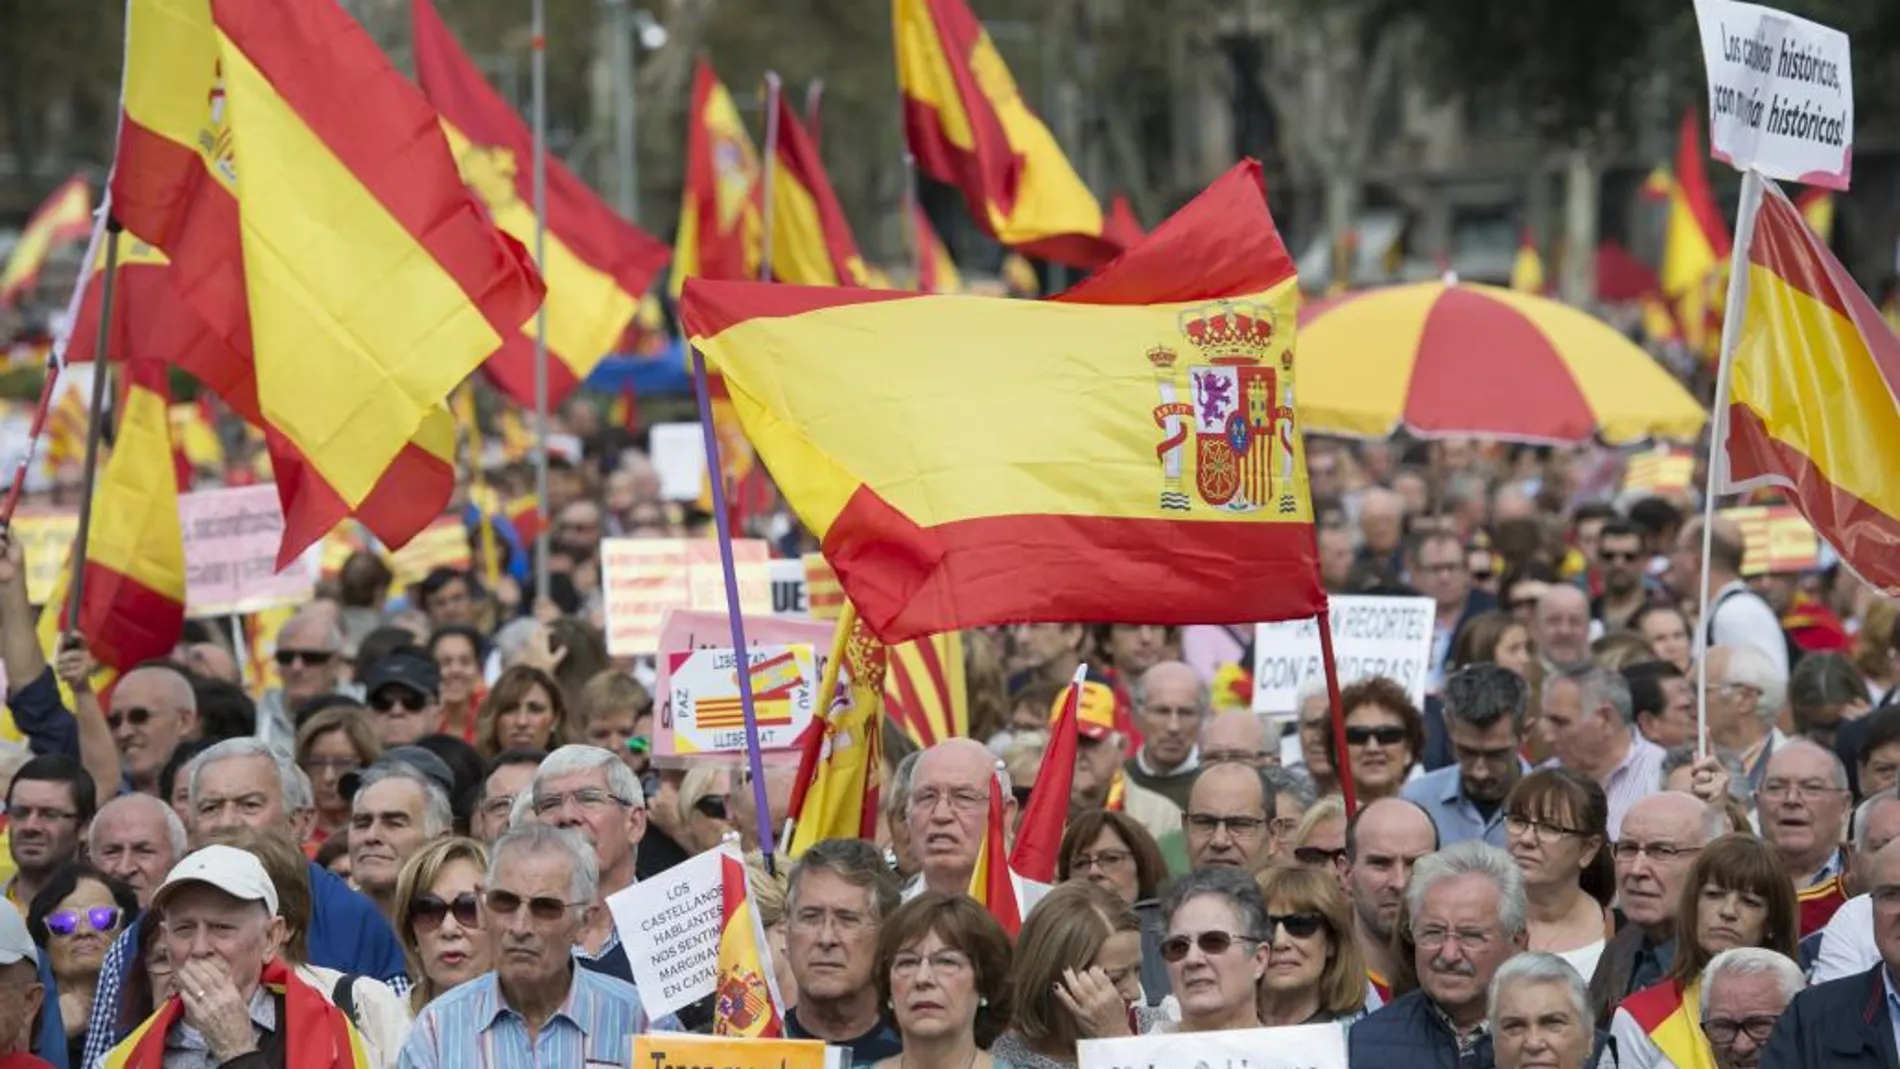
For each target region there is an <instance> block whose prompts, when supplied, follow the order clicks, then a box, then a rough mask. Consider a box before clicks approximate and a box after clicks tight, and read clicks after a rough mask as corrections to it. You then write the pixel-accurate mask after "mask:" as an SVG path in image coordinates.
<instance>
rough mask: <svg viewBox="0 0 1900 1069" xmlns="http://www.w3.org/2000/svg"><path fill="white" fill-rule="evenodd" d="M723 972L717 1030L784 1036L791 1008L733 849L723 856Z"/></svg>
mask: <svg viewBox="0 0 1900 1069" xmlns="http://www.w3.org/2000/svg"><path fill="white" fill-rule="evenodd" d="M719 865H720V870H721V874H722V876H723V880H722V884H723V886H722V889H721V891H720V914H719V915H720V926H719V977H718V987H717V988H716V989H715V991H714V995H713V1035H716V1036H743V1037H745V1038H747V1039H779V1038H781V1037H783V1036H784V1035H785V1014H784V1011H783V1010H781V1009H780V1008H779V1006H780V1000H779V993H778V984H777V982H776V981H775V980H773V978H772V952H771V950H770V949H769V948H768V947H767V945H766V942H765V929H764V927H763V926H762V925H760V923H759V914H758V911H757V910H755V909H754V908H753V907H752V892H751V888H750V887H749V886H748V885H747V883H746V866H745V862H743V861H741V860H739V858H738V856H737V855H736V854H734V853H733V852H732V851H731V850H725V851H723V852H722V853H721V855H720V858H719Z"/></svg>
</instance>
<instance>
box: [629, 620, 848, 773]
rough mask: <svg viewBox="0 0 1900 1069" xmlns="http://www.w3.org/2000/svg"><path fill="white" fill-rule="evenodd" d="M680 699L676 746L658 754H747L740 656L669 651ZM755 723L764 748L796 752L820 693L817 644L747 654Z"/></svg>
mask: <svg viewBox="0 0 1900 1069" xmlns="http://www.w3.org/2000/svg"><path fill="white" fill-rule="evenodd" d="M661 657H662V658H663V659H664V660H665V661H666V665H667V679H668V683H667V686H668V691H669V693H670V694H671V696H672V700H671V701H670V702H669V704H668V708H669V710H670V712H671V714H672V715H671V716H670V717H669V719H670V720H671V730H670V731H667V732H665V738H666V741H667V743H668V744H670V746H668V745H662V746H659V747H658V749H657V751H656V752H658V753H660V754H662V755H665V754H668V753H672V754H675V755H678V756H681V757H688V756H694V755H703V754H712V753H745V752H746V732H745V712H744V708H743V706H742V703H741V695H740V692H739V667H738V666H739V658H738V651H736V650H732V649H710V650H689V651H686V652H683V653H665V654H661ZM746 660H747V664H748V665H750V673H751V678H752V718H753V726H754V727H756V728H757V729H758V733H759V748H760V749H764V750H785V749H790V748H791V747H792V746H793V744H795V743H796V742H797V741H798V736H799V734H800V733H802V732H803V731H804V730H805V728H806V727H807V726H808V725H809V724H810V723H811V717H812V709H813V706H814V704H815V696H816V694H817V691H818V672H817V661H818V658H817V655H816V654H815V653H814V652H813V650H812V648H811V647H810V646H806V645H799V646H754V647H753V648H751V649H750V650H748V651H747V657H746Z"/></svg>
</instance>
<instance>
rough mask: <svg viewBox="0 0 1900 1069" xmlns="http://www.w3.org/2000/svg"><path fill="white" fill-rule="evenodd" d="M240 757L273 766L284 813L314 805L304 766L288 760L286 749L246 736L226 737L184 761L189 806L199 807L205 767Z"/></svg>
mask: <svg viewBox="0 0 1900 1069" xmlns="http://www.w3.org/2000/svg"><path fill="white" fill-rule="evenodd" d="M239 757H262V758H264V759H265V760H267V761H269V762H270V763H271V764H272V765H275V766H276V768H277V790H278V794H279V797H280V798H281V799H282V804H283V807H284V811H285V812H286V813H294V812H296V811H298V810H300V809H309V808H310V807H311V806H313V805H315V804H316V799H315V797H314V796H313V794H312V792H311V789H310V777H309V776H307V775H305V774H304V772H303V769H300V768H298V767H297V762H296V761H294V760H292V759H291V756H290V754H289V752H288V751H286V750H285V749H284V748H283V747H281V746H278V745H276V744H275V743H269V742H265V741H264V740H263V739H258V738H248V739H225V740H224V741H223V742H219V743H215V744H213V745H212V746H210V747H208V748H206V749H205V750H204V751H203V752H201V753H199V754H198V755H197V756H196V757H193V758H192V759H191V760H190V761H187V762H185V771H184V776H185V782H186V783H187V784H189V786H188V787H187V795H186V796H187V797H188V798H189V799H190V800H191V808H192V809H194V810H196V809H197V808H198V795H199V789H200V784H201V781H202V780H203V779H204V770H205V769H207V768H209V767H211V766H212V765H215V764H217V763H218V762H219V761H229V760H233V759H235V758H239Z"/></svg>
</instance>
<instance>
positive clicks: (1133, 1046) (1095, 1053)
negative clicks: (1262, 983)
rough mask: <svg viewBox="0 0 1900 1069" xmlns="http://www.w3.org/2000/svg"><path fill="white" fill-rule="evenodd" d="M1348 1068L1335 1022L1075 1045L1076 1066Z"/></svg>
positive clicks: (1104, 1068) (1340, 1030)
mask: <svg viewBox="0 0 1900 1069" xmlns="http://www.w3.org/2000/svg"><path fill="white" fill-rule="evenodd" d="M1161 1066H1189V1067H1194V1069H1346V1030H1345V1029H1343V1028H1341V1027H1340V1026H1338V1025H1336V1024H1296V1025H1285V1026H1282V1027H1279V1028H1239V1029H1235V1030H1233V1031H1231V1032H1174V1033H1168V1034H1164V1035H1147V1036H1131V1037H1129V1038H1126V1039H1085V1040H1082V1041H1081V1042H1080V1043H1078V1044H1076V1069H1158V1067H1161Z"/></svg>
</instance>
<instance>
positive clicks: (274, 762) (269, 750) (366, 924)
mask: <svg viewBox="0 0 1900 1069" xmlns="http://www.w3.org/2000/svg"><path fill="white" fill-rule="evenodd" d="M180 775H182V776H183V777H184V779H185V782H186V783H187V784H189V799H190V802H189V804H190V806H191V813H192V817H193V820H192V822H191V826H190V828H189V830H190V832H191V833H192V836H193V838H194V840H195V841H199V842H202V841H204V840H205V839H206V838H208V837H209V836H210V835H211V834H212V833H213V832H216V831H219V830H221V829H224V828H231V827H239V826H242V827H250V828H256V829H258V830H260V831H274V832H276V833H278V834H279V835H283V836H285V837H286V838H288V839H290V841H291V842H302V841H303V840H304V838H305V837H306V835H307V833H308V831H309V826H310V821H311V805H312V801H311V797H310V794H311V792H310V778H309V777H308V776H305V775H304V774H303V770H302V769H299V768H298V767H297V765H296V763H295V762H293V761H292V760H291V759H290V755H289V754H287V753H285V752H284V751H282V750H280V749H278V748H276V747H275V746H272V745H270V744H269V743H266V742H263V741H261V740H259V739H251V738H245V739H226V740H225V741H223V742H220V743H218V744H216V745H214V746H212V747H211V748H209V749H207V750H205V751H204V752H203V753H200V754H198V755H197V756H195V757H193V758H192V759H191V761H190V762H189V763H187V764H186V765H185V768H184V771H183V772H182V773H180ZM307 872H308V875H309V877H310V928H309V931H308V932H307V933H306V939H307V941H308V943H309V948H310V959H309V964H311V965H315V966H317V967H319V968H325V969H335V970H337V971H339V972H345V973H355V974H357V975H359V976H368V977H371V978H373V979H377V980H381V981H383V982H384V983H387V984H389V985H390V986H391V987H394V988H396V989H397V991H398V992H399V993H400V992H406V991H407V990H408V989H409V980H408V976H407V970H406V968H405V966H404V963H403V958H402V946H401V944H399V943H397V942H396V933H395V932H394V931H393V930H391V928H390V927H389V922H388V921H387V920H385V919H384V918H383V915H382V914H381V913H378V912H377V911H376V906H375V904H374V903H372V902H370V900H369V899H368V898H366V897H364V896H363V895H360V894H357V893H356V892H355V891H352V890H350V887H349V885H348V884H346V883H344V882H343V881H342V880H341V879H338V878H337V877H336V876H335V875H334V874H332V873H331V872H330V871H329V870H328V869H325V868H323V867H321V866H319V865H317V864H316V863H315V862H312V863H311V864H310V866H309V868H308V870H307ZM143 923H145V922H144V919H143V918H141V919H140V920H138V921H136V922H134V923H132V924H130V925H128V926H127V927H126V930H125V931H124V932H123V933H121V934H120V936H119V938H117V939H115V940H113V943H112V948H111V949H110V950H108V951H107V952H106V958H105V963H104V965H103V967H102V968H101V969H100V971H99V986H98V988H97V990H96V992H95V993H94V996H93V997H94V1000H95V1002H97V1003H99V1004H100V1005H108V1006H109V1005H113V1004H115V1003H116V1002H117V1001H118V999H119V997H120V991H121V988H122V987H123V985H124V982H125V975H126V970H127V968H128V967H129V966H130V964H131V961H132V959H133V957H134V955H135V953H136V952H137V949H138V943H139V936H138V932H139V925H140V924H143ZM123 1038H125V1033H124V1032H123V1031H121V1030H120V1028H119V1015H118V1014H115V1013H95V1014H93V1015H92V1019H91V1021H90V1022H89V1023H88V1025H87V1029H86V1055H85V1060H84V1061H85V1064H86V1065H87V1066H93V1065H95V1064H96V1063H97V1062H98V1061H99V1059H100V1058H103V1057H105V1054H106V1051H108V1050H110V1049H111V1048H112V1047H113V1046H114V1045H115V1044H117V1043H118V1042H119V1040H121V1039H123Z"/></svg>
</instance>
